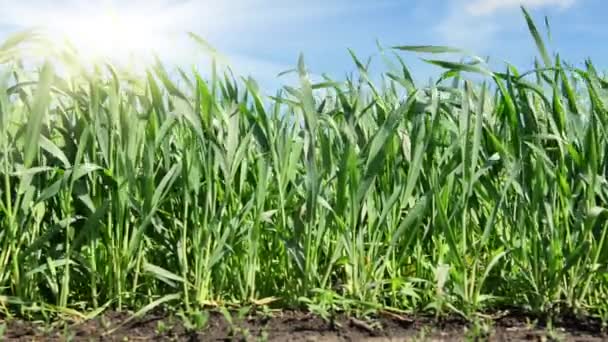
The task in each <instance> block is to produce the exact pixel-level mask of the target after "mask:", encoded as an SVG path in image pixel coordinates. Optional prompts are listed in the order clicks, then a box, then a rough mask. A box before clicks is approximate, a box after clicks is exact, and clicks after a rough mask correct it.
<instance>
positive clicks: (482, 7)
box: [466, 0, 576, 16]
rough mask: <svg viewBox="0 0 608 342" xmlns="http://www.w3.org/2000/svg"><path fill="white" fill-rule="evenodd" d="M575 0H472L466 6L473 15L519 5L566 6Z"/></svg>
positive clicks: (531, 6) (530, 6) (533, 6)
mask: <svg viewBox="0 0 608 342" xmlns="http://www.w3.org/2000/svg"><path fill="white" fill-rule="evenodd" d="M575 2H576V0H472V1H469V4H468V5H467V6H466V9H467V11H468V12H469V13H470V14H473V15H477V16H479V15H490V14H494V13H496V12H497V11H499V10H504V9H512V8H516V7H518V6H520V5H523V6H525V7H527V8H530V9H533V8H539V7H544V6H558V7H561V8H568V7H570V6H572V5H573V4H574V3H575Z"/></svg>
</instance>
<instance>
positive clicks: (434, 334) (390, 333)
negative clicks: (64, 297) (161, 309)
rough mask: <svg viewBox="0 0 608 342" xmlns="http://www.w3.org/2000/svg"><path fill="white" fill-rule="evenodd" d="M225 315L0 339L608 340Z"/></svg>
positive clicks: (561, 332) (119, 319)
mask: <svg viewBox="0 0 608 342" xmlns="http://www.w3.org/2000/svg"><path fill="white" fill-rule="evenodd" d="M223 317H224V316H222V315H220V314H217V313H214V314H211V315H210V316H209V317H208V320H207V324H206V325H205V328H203V329H200V330H199V331H196V332H193V331H189V329H186V327H185V326H184V324H183V323H181V322H182V321H181V320H179V319H178V318H171V317H169V316H167V315H164V314H153V315H148V316H146V317H143V318H142V319H139V320H133V321H131V322H130V323H129V324H126V325H124V326H122V327H121V328H119V329H117V330H115V331H114V332H112V333H111V334H108V332H109V331H110V330H113V329H115V328H116V327H117V326H119V325H120V324H121V323H124V322H125V321H126V320H127V318H129V315H128V314H126V313H116V312H111V313H106V314H105V315H104V316H102V317H98V318H96V319H93V320H89V321H86V322H80V323H71V324H65V323H64V324H62V325H61V324H59V325H58V324H41V323H35V322H26V321H20V320H10V321H6V320H1V319H0V341H145V340H151V341H295V342H297V341H377V342H383V341H551V340H558V341H604V340H607V341H608V335H604V334H603V333H602V332H601V326H600V323H599V322H597V321H595V320H592V319H573V318H562V319H560V320H558V321H557V322H554V324H553V328H551V329H548V328H547V327H546V325H545V323H544V322H543V321H542V319H540V320H539V319H531V318H530V317H525V316H521V315H509V316H505V317H502V318H498V319H495V320H492V321H491V322H492V323H491V324H488V325H482V326H481V327H480V326H479V325H478V329H474V327H473V326H471V325H467V324H466V323H465V322H464V321H462V320H458V319H447V320H442V321H436V320H433V319H431V318H409V317H400V316H397V315H393V314H387V315H381V316H379V317H377V318H375V319H374V320H365V321H363V320H358V319H354V318H347V317H339V318H337V319H336V320H335V321H333V322H332V321H329V322H327V321H325V320H323V319H321V318H319V317H315V316H313V315H311V314H308V313H303V312H294V311H284V312H278V313H273V314H272V315H261V314H257V315H252V316H247V317H245V318H244V319H242V320H236V319H235V320H233V322H232V324H230V323H228V322H227V321H226V319H224V318H223ZM483 326H485V327H486V328H483ZM3 328H4V331H3V332H2V329H3Z"/></svg>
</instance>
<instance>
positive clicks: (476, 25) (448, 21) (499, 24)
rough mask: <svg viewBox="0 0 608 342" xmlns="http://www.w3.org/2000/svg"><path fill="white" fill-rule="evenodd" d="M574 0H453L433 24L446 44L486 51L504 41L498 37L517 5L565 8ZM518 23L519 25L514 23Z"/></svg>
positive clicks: (515, 13)
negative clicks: (444, 12)
mask: <svg viewBox="0 0 608 342" xmlns="http://www.w3.org/2000/svg"><path fill="white" fill-rule="evenodd" d="M576 2H577V0H453V1H451V2H450V4H449V7H448V10H447V12H446V14H445V15H444V16H443V17H442V19H440V20H439V22H438V23H437V24H436V26H435V28H434V29H435V32H437V33H438V34H439V37H440V38H441V40H442V41H443V42H444V43H445V44H448V45H454V46H457V47H462V48H467V49H470V50H473V51H475V52H478V53H480V54H481V53H486V52H489V51H490V50H493V49H495V48H496V46H497V45H500V44H504V42H500V41H499V39H498V38H499V37H502V36H503V35H504V34H505V33H507V32H509V31H510V30H511V29H512V28H513V27H514V25H513V22H514V21H517V20H519V19H520V17H518V15H519V14H520V13H519V11H518V10H519V6H521V5H523V6H524V7H526V8H527V9H530V10H534V9H541V8H552V9H553V8H555V7H557V8H558V9H566V8H569V7H571V6H574V5H575V4H576ZM518 27H520V26H518Z"/></svg>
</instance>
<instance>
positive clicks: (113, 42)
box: [47, 5, 172, 62]
mask: <svg viewBox="0 0 608 342" xmlns="http://www.w3.org/2000/svg"><path fill="white" fill-rule="evenodd" d="M142 6H143V5H142ZM47 28H48V29H49V32H50V33H51V37H52V39H53V40H54V41H55V42H56V43H58V44H63V43H69V44H70V45H72V46H73V47H74V48H75V49H76V51H78V54H79V56H80V57H82V58H83V59H87V60H90V59H100V58H102V59H110V60H112V61H114V62H129V61H131V62H132V61H137V62H142V61H143V59H145V58H148V57H150V55H151V53H152V52H154V53H156V52H159V51H161V50H163V49H167V45H168V43H169V42H170V41H171V39H170V38H171V35H172V32H171V23H170V22H169V21H168V20H167V19H166V16H163V15H162V9H161V8H157V9H155V8H154V7H145V8H140V7H139V6H124V7H123V6H121V7H120V8H117V7H116V6H105V7H102V8H100V7H98V6H93V5H91V6H88V7H80V8H79V9H78V11H77V13H75V15H73V16H72V18H71V19H69V20H67V19H66V20H58V21H57V22H54V23H53V24H52V25H49V27H47Z"/></svg>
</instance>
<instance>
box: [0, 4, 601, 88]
mask: <svg viewBox="0 0 608 342" xmlns="http://www.w3.org/2000/svg"><path fill="white" fill-rule="evenodd" d="M520 4H523V5H524V6H526V7H527V8H528V9H529V10H530V11H531V13H532V15H533V16H534V17H535V19H536V20H537V24H538V25H539V26H541V27H542V26H543V25H544V22H543V19H544V16H545V15H547V16H548V17H549V19H550V23H551V28H552V35H553V40H552V42H551V44H550V48H551V50H552V52H555V51H558V52H560V54H561V55H562V56H563V57H564V58H565V59H567V60H568V61H570V62H573V63H580V62H583V61H584V59H585V58H587V57H591V58H592V59H593V60H594V62H595V63H596V64H597V65H598V66H599V67H600V68H603V67H605V64H606V56H608V47H607V45H606V44H603V42H605V41H606V40H607V38H608V23H607V21H606V20H605V19H603V16H604V15H605V13H607V11H606V10H608V3H607V2H606V1H605V0H523V1H521V0H427V1H423V0H376V1H362V0H350V1H348V0H327V1H323V0H309V1H306V2H305V1H295V0H281V1H275V0H223V1H206V0H178V1H176V0H135V1H119V0H115V1H112V0H106V1H89V0H83V1H77V0H53V1H51V0H20V1H14V0H0V13H2V15H1V16H0V37H4V36H6V35H8V34H9V33H11V32H14V31H17V30H21V29H24V28H28V27H32V26H43V27H48V28H50V29H51V30H53V29H55V31H57V32H67V33H69V34H73V35H78V34H79V35H80V36H78V37H77V38H79V39H80V41H81V43H82V44H81V45H82V49H83V51H85V50H93V49H96V48H99V46H102V47H105V50H102V51H112V53H115V52H116V53H118V52H119V51H118V50H121V49H126V47H127V46H131V47H134V48H136V49H139V50H138V51H139V52H143V49H147V48H154V49H155V51H157V52H158V53H159V55H160V56H161V57H162V58H163V59H164V60H165V61H166V62H167V63H170V64H179V65H182V66H188V65H191V64H192V65H200V67H201V68H205V66H206V65H204V64H206V63H203V62H202V61H203V60H204V59H203V57H202V56H201V55H200V53H199V50H197V47H196V45H195V44H193V42H192V41H191V40H190V39H189V38H188V37H187V36H186V34H185V32H187V31H192V32H195V33H197V34H199V35H200V36H202V37H203V38H205V39H207V40H208V41H209V42H210V43H211V44H212V45H213V46H214V47H216V48H217V49H218V50H219V51H220V52H221V53H222V54H224V55H225V56H227V58H228V60H229V62H230V63H231V65H232V67H233V68H234V69H235V70H236V71H237V72H238V73H240V74H251V75H252V76H254V77H255V78H257V79H258V80H260V82H261V83H262V84H264V85H266V86H269V87H274V86H277V85H279V84H281V80H279V79H277V78H276V77H275V76H276V74H277V73H279V72H281V71H283V70H286V69H289V68H292V67H293V66H294V65H295V63H296V61H297V57H298V55H299V53H300V52H303V53H304V56H305V58H306V61H307V64H308V66H309V69H310V70H311V72H313V73H317V74H320V73H327V74H329V75H331V76H333V77H336V78H341V77H342V76H343V75H344V74H345V73H347V72H351V71H353V70H354V66H353V63H352V62H351V59H350V56H349V54H348V51H347V49H348V48H351V49H353V50H354V51H355V52H356V53H357V54H358V55H359V56H360V57H363V58H365V57H368V56H373V55H375V54H377V52H378V49H377V47H376V39H378V40H379V41H380V42H381V43H382V44H383V45H385V46H392V45H417V44H424V45H426V44H433V45H451V46H457V47H462V48H467V49H469V50H471V51H473V52H475V53H476V54H478V55H480V56H486V55H488V56H490V57H491V58H493V60H494V61H495V62H500V61H502V60H506V61H509V62H511V63H513V64H515V65H517V66H519V67H522V68H525V67H529V66H530V65H531V62H532V60H533V58H534V56H535V55H536V50H535V47H534V44H533V41H532V39H531V38H530V37H529V34H528V32H527V28H526V26H525V22H524V20H523V17H522V15H521V12H520V10H519V5H520ZM108 8H110V9H112V10H113V12H112V13H117V14H118V16H119V17H121V18H122V19H123V20H124V22H129V23H130V24H128V25H127V26H122V28H121V29H120V30H118V29H115V30H111V29H110V28H107V27H106V28H102V27H100V26H104V25H105V24H104V23H106V22H104V21H99V20H98V16H99V14H100V13H105V12H104V11H106V10H107V9H108ZM93 18H96V19H93ZM87 25H88V27H87ZM108 25H110V24H108ZM129 25H131V26H129ZM92 26H95V27H92ZM125 31H128V32H129V34H125V33H124V32H125ZM101 32H105V33H101ZM104 36H106V37H105V38H104ZM108 37H109V40H107V41H105V42H103V40H104V39H108ZM136 41H137V42H139V43H135V42H136ZM120 42H122V44H121V43H120ZM104 44H105V45H104ZM403 56H404V57H405V60H406V62H407V63H408V64H409V65H410V66H411V68H412V69H413V73H414V75H415V76H416V77H417V78H418V79H422V80H424V79H426V78H428V77H429V76H432V75H434V74H435V73H436V70H437V69H436V68H433V67H430V66H427V65H425V64H423V63H421V62H419V60H418V58H419V57H420V56H417V55H414V54H409V53H405V54H403ZM377 62H380V61H379V60H377Z"/></svg>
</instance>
